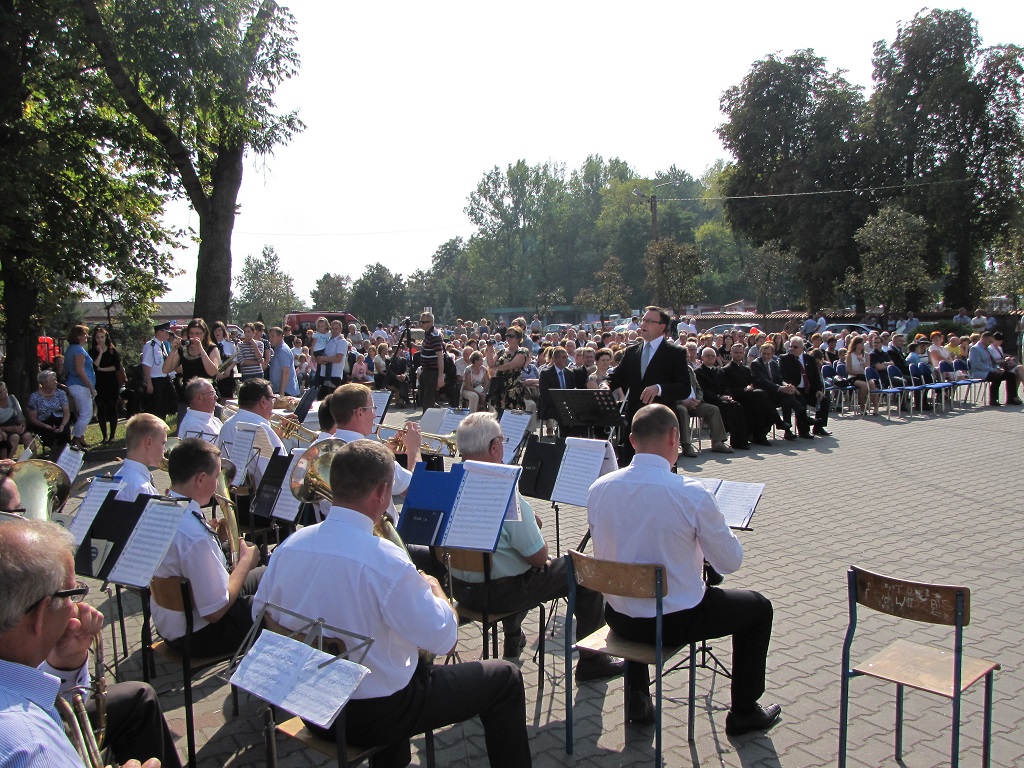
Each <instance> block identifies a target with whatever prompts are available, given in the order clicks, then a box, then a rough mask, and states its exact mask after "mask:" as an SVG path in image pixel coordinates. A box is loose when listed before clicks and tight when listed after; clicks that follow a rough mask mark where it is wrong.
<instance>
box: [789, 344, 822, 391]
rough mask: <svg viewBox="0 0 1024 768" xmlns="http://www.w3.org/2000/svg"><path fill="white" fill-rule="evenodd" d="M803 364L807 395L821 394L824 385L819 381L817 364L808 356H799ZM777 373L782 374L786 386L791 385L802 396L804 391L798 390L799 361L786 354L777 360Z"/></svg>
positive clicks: (799, 377) (799, 376) (800, 372)
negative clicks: (805, 373) (805, 374)
mask: <svg viewBox="0 0 1024 768" xmlns="http://www.w3.org/2000/svg"><path fill="white" fill-rule="evenodd" d="M801 357H802V358H803V363H804V371H806V372H807V386H808V390H809V391H808V392H807V394H808V395H812V396H813V395H814V394H815V393H817V392H821V391H823V390H824V389H825V385H824V383H823V382H822V380H821V370H820V369H819V368H818V363H817V362H816V361H815V360H814V358H813V357H811V356H810V355H801ZM779 371H781V373H782V379H783V381H785V382H786V383H787V384H792V385H793V386H794V387H796V388H797V392H798V393H799V394H804V391H803V390H802V389H801V388H800V379H801V378H802V376H801V374H802V373H803V371H801V369H800V361H799V360H798V359H797V358H796V357H795V356H794V355H791V354H789V353H788V352H787V353H786V354H785V355H783V356H782V357H780V358H779Z"/></svg>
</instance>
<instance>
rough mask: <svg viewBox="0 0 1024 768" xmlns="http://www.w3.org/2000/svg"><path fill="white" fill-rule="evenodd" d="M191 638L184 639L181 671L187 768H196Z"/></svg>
mask: <svg viewBox="0 0 1024 768" xmlns="http://www.w3.org/2000/svg"><path fill="white" fill-rule="evenodd" d="M190 640H191V638H185V645H184V647H183V651H184V652H183V653H182V658H181V669H182V674H183V677H184V681H185V737H186V739H187V742H188V765H189V768H196V715H195V710H194V709H193V707H192V660H191V658H190V656H191V648H189V645H190Z"/></svg>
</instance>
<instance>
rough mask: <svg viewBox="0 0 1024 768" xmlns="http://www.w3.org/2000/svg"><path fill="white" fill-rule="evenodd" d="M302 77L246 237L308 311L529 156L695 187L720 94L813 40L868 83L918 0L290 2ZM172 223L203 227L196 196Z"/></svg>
mask: <svg viewBox="0 0 1024 768" xmlns="http://www.w3.org/2000/svg"><path fill="white" fill-rule="evenodd" d="M284 4H285V5H287V6H288V7H289V8H290V10H291V11H292V13H293V14H294V15H295V17H296V32H297V35H298V42H297V48H298V52H299V55H300V57H301V68H300V70H299V72H298V74H297V75H296V76H295V77H294V78H292V79H290V80H288V81H286V82H285V83H283V84H282V86H281V87H280V88H279V90H278V94H277V102H278V105H279V107H280V108H281V109H282V110H291V109H297V110H298V111H299V116H300V118H301V119H302V120H303V122H304V123H305V124H306V129H305V131H304V132H302V133H300V134H298V135H297V136H296V137H295V138H294V139H293V140H292V142H291V143H290V144H288V145H286V146H282V147H278V148H277V149H276V150H275V152H274V153H273V155H272V156H267V157H255V156H251V157H249V158H247V160H246V165H245V171H244V174H245V175H244V180H243V184H242V189H241V193H240V196H239V206H240V214H239V215H238V217H237V218H236V221H235V229H234V236H233V240H232V253H233V271H234V274H235V275H236V276H237V275H238V274H239V273H240V271H241V267H242V263H243V260H244V258H245V256H246V254H250V253H252V254H258V253H260V251H261V250H262V248H263V246H264V245H272V246H273V247H274V248H275V249H276V251H277V253H278V255H279V256H280V257H281V264H282V267H283V268H284V269H285V271H287V272H288V273H289V274H290V275H291V276H292V277H293V279H294V283H295V288H296V292H297V293H298V294H299V295H300V296H301V297H302V298H303V299H304V300H306V301H308V300H309V292H310V290H312V288H313V287H314V285H315V283H316V280H317V279H318V278H319V277H320V276H322V275H323V274H324V273H325V272H334V273H347V274H349V275H351V276H352V278H353V279H356V278H358V277H359V275H361V274H362V272H363V270H364V268H365V267H366V266H367V265H368V264H372V263H374V262H377V261H380V262H382V263H383V264H384V265H386V266H387V267H388V268H389V269H391V270H392V271H393V272H399V273H401V274H403V275H408V274H409V273H411V272H413V271H414V270H416V269H420V268H423V269H426V268H429V266H430V257H431V255H432V254H433V253H434V251H435V250H436V249H437V247H438V246H439V245H441V244H442V243H444V242H446V241H447V240H449V239H450V238H452V237H456V236H461V237H463V238H467V237H468V236H469V235H471V234H472V233H473V227H472V225H471V224H470V223H469V220H468V218H467V217H466V215H465V213H464V209H465V207H466V203H467V198H468V197H469V194H470V193H471V192H472V191H473V190H474V189H475V187H476V185H477V183H478V182H479V181H480V179H481V178H482V177H483V175H484V174H485V173H486V172H487V171H489V170H490V169H492V168H494V167H495V166H497V167H500V168H502V169H504V168H505V167H506V166H507V165H509V164H511V163H515V162H516V161H518V160H520V159H523V160H525V161H526V162H527V163H528V164H530V165H536V164H538V163H543V162H546V161H552V162H556V163H563V164H565V166H566V167H567V170H572V169H573V168H578V167H579V166H580V165H582V163H583V161H584V160H585V159H586V158H587V156H588V155H591V154H598V155H601V156H602V157H604V158H605V160H608V159H610V158H612V157H618V158H620V159H622V160H625V161H626V162H628V163H629V164H630V166H631V167H632V168H633V169H634V170H635V171H636V172H637V173H638V174H640V175H641V176H643V177H652V176H654V175H655V173H656V172H658V171H660V170H666V169H668V168H669V167H670V166H672V165H675V166H676V167H678V168H680V169H682V170H685V171H688V172H689V173H690V174H692V175H693V176H695V177H699V176H700V175H701V174H702V173H703V171H704V170H705V169H706V168H707V167H708V166H709V165H711V164H712V163H714V162H715V161H716V160H717V159H719V158H725V159H728V157H729V156H728V153H727V152H726V151H725V149H724V148H723V147H722V144H721V142H720V141H719V139H718V135H717V134H716V132H715V128H716V127H717V126H718V125H720V124H721V123H722V121H723V116H722V114H721V112H720V110H719V101H720V98H721V95H722V93H723V92H724V91H725V90H726V89H727V88H729V87H731V86H733V85H736V84H738V83H740V81H741V80H742V79H743V77H744V76H745V75H746V74H747V72H749V70H750V67H751V65H752V64H753V63H754V62H755V61H757V60H759V59H762V58H764V57H765V56H767V55H769V54H771V53H780V54H781V55H783V56H785V55H788V54H790V53H792V52H793V51H795V50H798V49H803V48H812V49H813V50H814V51H815V53H816V54H817V55H819V56H822V57H824V58H825V59H826V60H827V66H828V68H829V70H830V71H834V70H836V69H843V70H846V78H847V79H848V80H849V81H850V82H852V83H854V84H856V85H860V86H863V87H864V88H865V93H866V94H867V93H870V90H871V57H872V52H873V46H874V43H875V42H876V41H878V40H886V41H889V42H891V41H892V40H893V39H894V38H895V35H896V32H897V29H898V26H899V24H900V23H901V22H904V23H905V22H909V21H910V20H912V19H913V17H914V15H915V13H917V12H918V11H920V10H921V8H922V5H921V2H920V0H917V1H916V2H913V1H911V2H907V1H906V0H888V2H878V1H877V0H863V1H862V2H860V3H842V4H839V5H834V6H826V5H824V4H822V3H820V2H814V3H811V2H787V1H782V2H775V3H768V2H756V3H754V2H747V0H740V1H739V2H737V1H736V0H734V1H733V2H711V3H699V4H698V3H690V2H680V1H679V0H676V1H675V2H663V1H662V0H649V1H648V2H643V3H636V4H635V5H628V4H625V3H621V2H616V3H611V2H606V1H605V0H591V2H576V1H575V0H572V1H569V0H547V2H535V1H534V0H521V1H520V2H517V3H514V4H513V3H480V2H474V3H469V2H442V3H422V2H415V3H414V2H408V1H407V0H398V1H397V2H391V3H357V2H332V1H330V0H290V2H288V0H285V3H284ZM933 7H943V8H955V7H964V8H966V9H967V10H968V11H970V12H971V13H972V14H973V16H974V18H975V20H976V21H977V22H978V30H979V33H980V35H981V38H982V41H983V44H985V45H995V44H999V43H1016V44H1024V3H1020V2H1012V1H1011V0H999V2H993V1H990V0H975V1H974V2H967V3H963V4H956V5H951V6H933ZM167 220H168V222H169V223H170V224H172V225H174V226H181V227H192V228H194V229H197V230H198V224H199V222H198V218H197V217H196V215H195V213H194V212H192V211H191V210H190V209H189V208H188V206H187V205H185V204H184V203H180V204H176V205H175V206H174V207H173V208H171V209H169V211H168V216H167ZM197 250H198V247H197V246H196V245H195V244H194V243H188V244H187V247H186V248H185V249H184V250H180V251H178V252H177V256H176V259H177V266H178V268H179V269H180V270H182V272H183V274H182V275H181V276H180V277H177V278H173V279H172V280H171V281H170V286H171V290H170V292H169V293H168V294H167V295H165V296H164V300H167V301H173V300H176V301H187V300H191V299H192V298H193V297H194V295H195V276H194V275H195V262H196V254H197Z"/></svg>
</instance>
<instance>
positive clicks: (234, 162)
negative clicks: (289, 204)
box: [192, 147, 245, 323]
mask: <svg viewBox="0 0 1024 768" xmlns="http://www.w3.org/2000/svg"><path fill="white" fill-rule="evenodd" d="M244 154H245V149H244V147H237V148H231V149H222V150H221V152H220V154H219V155H218V157H217V164H216V166H215V167H214V171H213V179H212V182H213V184H212V188H213V194H212V195H211V197H210V207H209V212H208V214H207V215H206V216H200V219H199V261H198V264H197V266H196V304H195V309H194V310H193V312H192V314H193V316H194V317H201V318H203V319H204V320H206V322H207V323H213V322H215V321H216V320H229V319H230V307H229V302H230V298H231V232H232V230H233V229H234V227H235V209H236V203H237V201H238V190H239V188H240V187H241V186H242V160H243V158H244Z"/></svg>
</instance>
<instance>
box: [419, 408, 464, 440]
mask: <svg viewBox="0 0 1024 768" xmlns="http://www.w3.org/2000/svg"><path fill="white" fill-rule="evenodd" d="M467 416H469V409H468V408H460V409H459V410H457V411H456V410H453V409H451V408H446V409H445V411H444V417H443V418H442V419H441V425H440V426H439V427H438V428H437V431H436V432H432V431H431V430H429V429H428V430H424V431H426V432H431V433H432V434H435V435H445V436H448V435H450V434H451V433H452V432H454V431H455V430H456V429H457V428H458V426H459V424H460V422H461V421H462V420H463V419H464V418H466V417H467Z"/></svg>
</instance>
